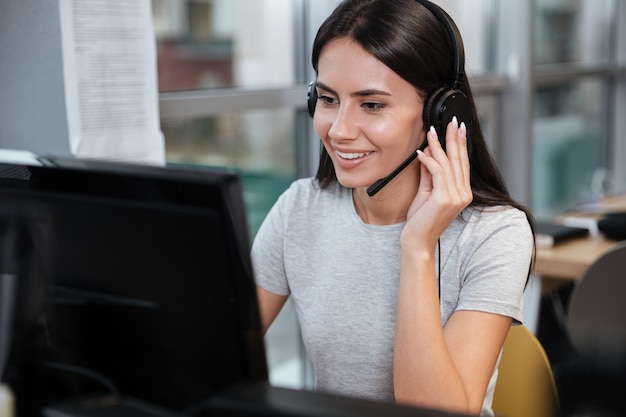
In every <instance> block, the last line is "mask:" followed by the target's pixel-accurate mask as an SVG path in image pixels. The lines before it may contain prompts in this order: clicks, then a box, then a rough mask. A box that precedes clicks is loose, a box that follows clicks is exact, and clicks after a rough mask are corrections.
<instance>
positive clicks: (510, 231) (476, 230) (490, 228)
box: [460, 206, 532, 238]
mask: <svg viewBox="0 0 626 417" xmlns="http://www.w3.org/2000/svg"><path fill="white" fill-rule="evenodd" d="M460 222H461V223H462V228H463V229H464V230H465V232H470V233H472V234H473V235H490V234H494V233H497V234H500V235H513V236H515V237H517V238H521V237H524V236H527V237H532V229H531V227H530V221H529V219H528V217H527V216H526V213H525V212H524V211H523V210H520V209H518V208H516V207H512V206H491V207H485V206H477V207H474V206H472V207H468V208H467V209H465V210H464V211H463V213H462V214H461V216H460Z"/></svg>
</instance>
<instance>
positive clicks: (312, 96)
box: [307, 80, 317, 117]
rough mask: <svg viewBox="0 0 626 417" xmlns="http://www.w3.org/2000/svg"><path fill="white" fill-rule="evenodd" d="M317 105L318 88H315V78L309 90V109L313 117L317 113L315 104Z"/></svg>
mask: <svg viewBox="0 0 626 417" xmlns="http://www.w3.org/2000/svg"><path fill="white" fill-rule="evenodd" d="M316 105H317V89H316V88H315V80H314V81H311V82H310V83H309V89H308V91H307V109H308V110H309V116H311V117H313V115H314V114H315V106H316Z"/></svg>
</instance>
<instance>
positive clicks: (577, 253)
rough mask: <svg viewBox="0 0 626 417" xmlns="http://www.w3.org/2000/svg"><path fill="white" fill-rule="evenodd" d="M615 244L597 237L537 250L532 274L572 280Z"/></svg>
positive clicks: (577, 239)
mask: <svg viewBox="0 0 626 417" xmlns="http://www.w3.org/2000/svg"><path fill="white" fill-rule="evenodd" d="M617 243H618V241H616V240H609V239H606V238H604V237H602V236H600V235H597V236H589V237H585V238H576V239H572V240H569V241H567V242H563V243H559V244H557V245H555V246H554V247H552V248H537V258H536V259H535V268H534V272H535V274H537V275H540V276H542V277H545V278H553V279H563V280H574V279H576V278H578V277H580V276H581V275H582V273H583V272H585V270H586V269H587V268H588V267H589V266H590V265H591V264H592V263H593V262H594V261H595V260H596V259H598V258H599V257H600V256H601V255H602V254H603V253H604V252H606V251H607V250H609V249H610V248H611V247H613V246H615V245H616V244H617Z"/></svg>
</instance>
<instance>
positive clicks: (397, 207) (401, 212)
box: [352, 184, 417, 226]
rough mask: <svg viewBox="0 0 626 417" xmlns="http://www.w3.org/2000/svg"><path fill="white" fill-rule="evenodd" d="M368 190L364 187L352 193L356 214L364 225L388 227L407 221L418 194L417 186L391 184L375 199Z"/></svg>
mask: <svg viewBox="0 0 626 417" xmlns="http://www.w3.org/2000/svg"><path fill="white" fill-rule="evenodd" d="M398 185H402V184H398ZM366 190H367V187H363V188H355V189H354V190H353V191H352V201H353V203H354V209H355V211H356V213H357V214H358V216H359V217H360V218H361V220H362V221H363V223H366V224H371V225H377V226H386V225H390V224H397V223H401V222H404V221H406V216H407V213H408V211H409V207H410V206H411V203H412V202H413V199H414V198H415V194H416V193H417V185H415V187H400V186H396V187H392V186H391V184H389V185H387V186H386V187H385V188H384V189H382V190H380V192H378V193H377V194H376V195H375V196H373V197H370V196H369V195H367V191H366Z"/></svg>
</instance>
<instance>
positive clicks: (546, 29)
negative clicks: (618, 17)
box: [534, 0, 614, 65]
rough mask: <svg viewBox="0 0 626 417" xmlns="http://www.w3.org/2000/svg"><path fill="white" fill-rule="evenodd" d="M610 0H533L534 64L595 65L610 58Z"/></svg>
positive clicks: (611, 23) (612, 2) (612, 8)
mask: <svg viewBox="0 0 626 417" xmlns="http://www.w3.org/2000/svg"><path fill="white" fill-rule="evenodd" d="M613 11H614V0H536V2H535V17H534V32H535V33H534V36H535V40H536V42H535V49H534V51H535V63H536V64H563V63H578V64H587V65H588V64H598V63H607V62H609V60H610V59H611V47H612V42H613V39H612V33H611V27H612V26H613V21H612V19H611V15H612V12H613Z"/></svg>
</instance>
